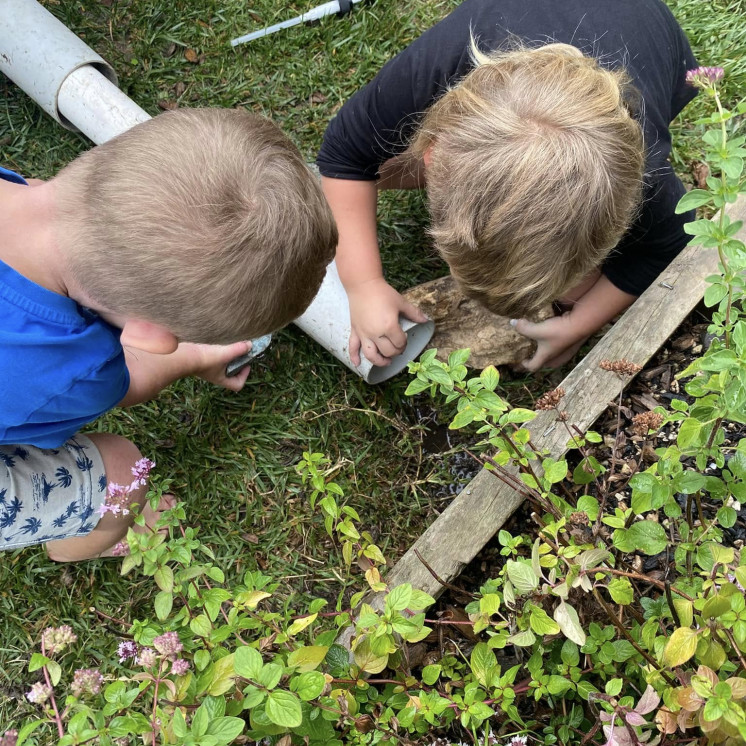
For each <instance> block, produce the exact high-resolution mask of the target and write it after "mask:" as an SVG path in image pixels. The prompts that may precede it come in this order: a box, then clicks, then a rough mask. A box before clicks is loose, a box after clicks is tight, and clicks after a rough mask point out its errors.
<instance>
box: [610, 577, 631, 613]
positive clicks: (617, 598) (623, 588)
mask: <svg viewBox="0 0 746 746" xmlns="http://www.w3.org/2000/svg"><path fill="white" fill-rule="evenodd" d="M608 589H609V595H610V596H611V598H612V599H613V601H614V603H617V604H622V605H623V606H627V605H628V604H631V603H632V601H633V599H634V590H633V588H632V583H630V582H629V580H627V578H614V579H613V580H612V581H611V582H610V583H609V585H608Z"/></svg>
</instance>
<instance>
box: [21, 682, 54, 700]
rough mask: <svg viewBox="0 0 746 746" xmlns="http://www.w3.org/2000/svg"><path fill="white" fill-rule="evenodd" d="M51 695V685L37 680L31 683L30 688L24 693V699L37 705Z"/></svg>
mask: <svg viewBox="0 0 746 746" xmlns="http://www.w3.org/2000/svg"><path fill="white" fill-rule="evenodd" d="M51 696H52V687H51V686H49V685H48V684H44V683H43V682H41V681H37V682H36V684H32V685H31V690H30V691H29V692H27V693H26V699H27V700H28V701H29V702H33V703H34V704H37V705H43V704H44V703H45V702H46V701H47V700H48V699H49V698H50V697H51Z"/></svg>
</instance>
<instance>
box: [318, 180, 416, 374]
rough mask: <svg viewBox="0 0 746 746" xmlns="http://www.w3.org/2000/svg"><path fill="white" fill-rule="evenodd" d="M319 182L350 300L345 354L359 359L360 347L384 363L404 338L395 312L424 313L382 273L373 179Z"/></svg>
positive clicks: (413, 315) (373, 359)
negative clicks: (331, 219)
mask: <svg viewBox="0 0 746 746" xmlns="http://www.w3.org/2000/svg"><path fill="white" fill-rule="evenodd" d="M321 185H322V187H323V190H324V194H325V195H326V199H327V201H328V202H329V205H330V207H331V209H332V212H333V213H334V219H335V220H336V222H337V228H338V229H339V244H338V246H337V256H336V260H337V269H338V271H339V277H340V279H341V280H342V284H343V285H344V286H345V290H346V291H347V297H348V299H349V302H350V323H351V326H352V331H351V334H350V348H349V350H350V359H351V360H352V362H353V363H354V364H355V365H359V364H360V352H361V351H362V352H363V354H364V355H365V357H366V358H367V359H368V360H370V362H371V363H373V364H374V365H388V363H389V362H390V361H391V358H392V357H394V356H396V355H397V354H399V353H400V352H401V351H402V350H403V349H404V348H405V347H406V344H407V336H406V334H405V333H404V332H403V331H402V330H401V327H400V326H399V315H400V314H401V315H404V316H406V317H407V318H410V319H412V320H413V321H419V322H423V321H426V318H425V316H424V314H423V313H422V312H421V311H419V309H417V308H416V307H415V306H413V305H412V304H411V303H408V302H407V301H405V300H404V298H402V296H401V295H399V293H397V292H396V290H394V289H393V288H392V287H391V286H390V285H389V284H388V283H387V282H386V280H385V279H384V277H383V268H382V266H381V257H380V254H379V252H378V235H377V230H376V204H377V198H378V192H377V187H376V182H374V181H354V180H346V179H332V178H329V177H322V179H321Z"/></svg>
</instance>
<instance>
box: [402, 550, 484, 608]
mask: <svg viewBox="0 0 746 746" xmlns="http://www.w3.org/2000/svg"><path fill="white" fill-rule="evenodd" d="M412 551H414V554H415V556H416V557H417V559H418V560H419V561H420V562H422V564H423V565H424V567H425V569H426V570H427V571H428V572H429V573H430V574H431V575H432V576H433V577H434V578H435V579H436V580H437V581H438V582H439V583H440V584H441V585H442V586H443V587H444V588H448V589H449V590H452V591H456V592H457V593H465V594H466V595H467V596H470V597H471V598H476V594H474V593H469V592H468V591H465V590H464V589H463V588H459V587H458V586H456V585H451V584H450V583H446V581H445V580H443V579H442V578H441V577H440V576H439V575H438V573H436V572H435V570H433V568H432V567H430V565H428V564H427V562H426V561H425V558H424V557H423V556H422V554H421V553H420V550H419V549H417V548H413V550H412Z"/></svg>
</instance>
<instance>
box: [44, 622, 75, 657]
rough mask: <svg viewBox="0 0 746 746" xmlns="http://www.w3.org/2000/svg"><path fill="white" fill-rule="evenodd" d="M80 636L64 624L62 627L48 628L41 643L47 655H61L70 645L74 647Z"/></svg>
mask: <svg viewBox="0 0 746 746" xmlns="http://www.w3.org/2000/svg"><path fill="white" fill-rule="evenodd" d="M77 639H78V636H77V635H76V634H75V633H74V632H73V629H72V627H70V626H69V625H67V624H63V625H62V626H61V627H47V628H46V629H45V630H44V631H43V632H42V633H41V642H42V645H43V647H44V653H45V654H46V655H54V654H55V653H61V652H62V651H63V650H64V649H65V648H66V647H67V646H68V645H72V644H73V643H74V642H75V641H76V640H77Z"/></svg>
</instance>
